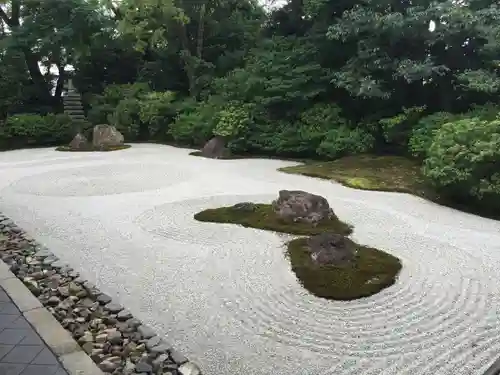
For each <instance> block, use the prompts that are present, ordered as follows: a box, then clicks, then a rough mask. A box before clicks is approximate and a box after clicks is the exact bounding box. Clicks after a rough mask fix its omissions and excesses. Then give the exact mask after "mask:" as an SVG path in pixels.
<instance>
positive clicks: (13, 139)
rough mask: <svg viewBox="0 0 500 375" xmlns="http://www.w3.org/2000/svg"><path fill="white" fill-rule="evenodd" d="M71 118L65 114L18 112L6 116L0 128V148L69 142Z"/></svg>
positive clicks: (71, 131)
mask: <svg viewBox="0 0 500 375" xmlns="http://www.w3.org/2000/svg"><path fill="white" fill-rule="evenodd" d="M73 133H74V129H73V123H72V121H71V118H70V117H69V116H68V115H65V114H57V115H55V114H48V115H47V116H40V115H36V114H19V115H14V116H11V117H8V118H7V120H6V121H5V122H4V123H3V124H2V126H1V128H0V147H1V148H21V147H33V146H48V145H56V144H61V143H67V142H70V141H71V139H72V136H73V135H74V134H73Z"/></svg>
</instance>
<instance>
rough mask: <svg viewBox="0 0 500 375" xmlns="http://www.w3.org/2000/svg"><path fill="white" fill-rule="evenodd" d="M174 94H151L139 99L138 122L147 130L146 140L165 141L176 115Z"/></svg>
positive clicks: (170, 92)
mask: <svg viewBox="0 0 500 375" xmlns="http://www.w3.org/2000/svg"><path fill="white" fill-rule="evenodd" d="M174 101H175V93H174V92H172V91H166V92H151V93H147V94H144V95H143V96H142V97H141V99H140V110H139V120H140V121H141V124H142V125H143V127H146V128H147V133H148V138H153V139H157V140H165V139H166V138H167V135H168V130H169V126H170V124H171V123H172V122H173V121H174V118H175V115H176V106H175V102H174Z"/></svg>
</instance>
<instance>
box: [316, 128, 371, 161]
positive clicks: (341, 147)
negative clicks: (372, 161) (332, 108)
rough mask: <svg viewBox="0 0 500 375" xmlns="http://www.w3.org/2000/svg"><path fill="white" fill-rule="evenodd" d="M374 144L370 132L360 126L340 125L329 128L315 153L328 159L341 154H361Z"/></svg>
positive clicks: (335, 157) (369, 149)
mask: <svg viewBox="0 0 500 375" xmlns="http://www.w3.org/2000/svg"><path fill="white" fill-rule="evenodd" d="M374 144H375V138H374V137H373V135H372V134H370V133H368V132H366V131H365V130H363V129H361V128H354V129H353V128H350V127H348V126H347V125H341V126H339V127H337V128H334V129H331V130H330V131H329V132H328V133H327V134H326V136H325V139H324V140H323V142H321V144H320V145H319V147H318V150H317V153H318V155H320V156H323V157H327V158H329V159H337V158H339V157H342V156H347V155H355V154H362V153H365V152H368V151H371V150H372V149H373V147H374Z"/></svg>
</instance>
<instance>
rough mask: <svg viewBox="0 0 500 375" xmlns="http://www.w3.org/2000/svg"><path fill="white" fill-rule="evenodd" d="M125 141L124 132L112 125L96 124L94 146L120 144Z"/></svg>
mask: <svg viewBox="0 0 500 375" xmlns="http://www.w3.org/2000/svg"><path fill="white" fill-rule="evenodd" d="M123 141H124V138H123V135H122V133H120V132H119V131H118V130H116V128H115V127H114V126H111V125H96V126H94V134H93V139H92V143H93V145H94V147H98V148H100V147H106V146H119V145H122V144H123Z"/></svg>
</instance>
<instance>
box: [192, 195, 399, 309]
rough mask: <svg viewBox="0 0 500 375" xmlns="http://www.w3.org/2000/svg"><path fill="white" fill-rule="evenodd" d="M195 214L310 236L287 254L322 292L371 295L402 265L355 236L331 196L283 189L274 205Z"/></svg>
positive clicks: (306, 281) (308, 284) (306, 282)
mask: <svg viewBox="0 0 500 375" xmlns="http://www.w3.org/2000/svg"><path fill="white" fill-rule="evenodd" d="M195 219H196V220H199V221H206V222H215V223H233V224H239V225H243V226H245V227H252V228H257V229H264V230H271V231H276V232H283V233H289V234H295V235H302V236H308V237H299V238H296V239H294V240H292V241H290V242H289V243H288V244H287V248H288V256H289V259H290V262H291V267H292V270H293V271H294V272H295V274H296V276H297V278H298V279H299V280H300V282H301V283H302V285H303V286H304V288H306V289H307V290H308V291H309V292H311V293H312V294H314V295H316V296H317V297H322V298H326V299H332V300H353V299H357V298H361V297H367V296H370V295H373V294H375V293H378V292H379V291H381V290H382V289H384V288H386V287H388V286H390V285H392V284H393V283H394V282H395V281H396V278H397V275H398V273H399V271H400V269H401V262H400V261H399V259H397V258H396V257H394V256H392V255H390V254H387V253H385V252H384V251H381V250H378V249H374V248H369V247H366V246H362V245H359V244H357V243H355V242H354V241H352V240H350V239H349V238H348V237H347V236H348V235H349V234H350V233H351V232H352V228H351V227H350V226H349V225H348V224H346V223H344V222H342V221H341V220H340V219H339V218H338V217H337V216H336V215H335V213H334V211H333V209H332V208H331V207H330V205H329V203H328V201H327V200H326V199H325V198H323V197H321V196H318V195H315V194H311V193H307V192H305V191H288V190H282V191H280V192H279V197H278V198H277V199H276V200H275V201H273V202H272V204H254V203H250V202H243V203H238V204H236V205H234V206H230V207H221V208H216V209H208V210H205V211H202V212H199V213H198V214H196V215H195Z"/></svg>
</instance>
